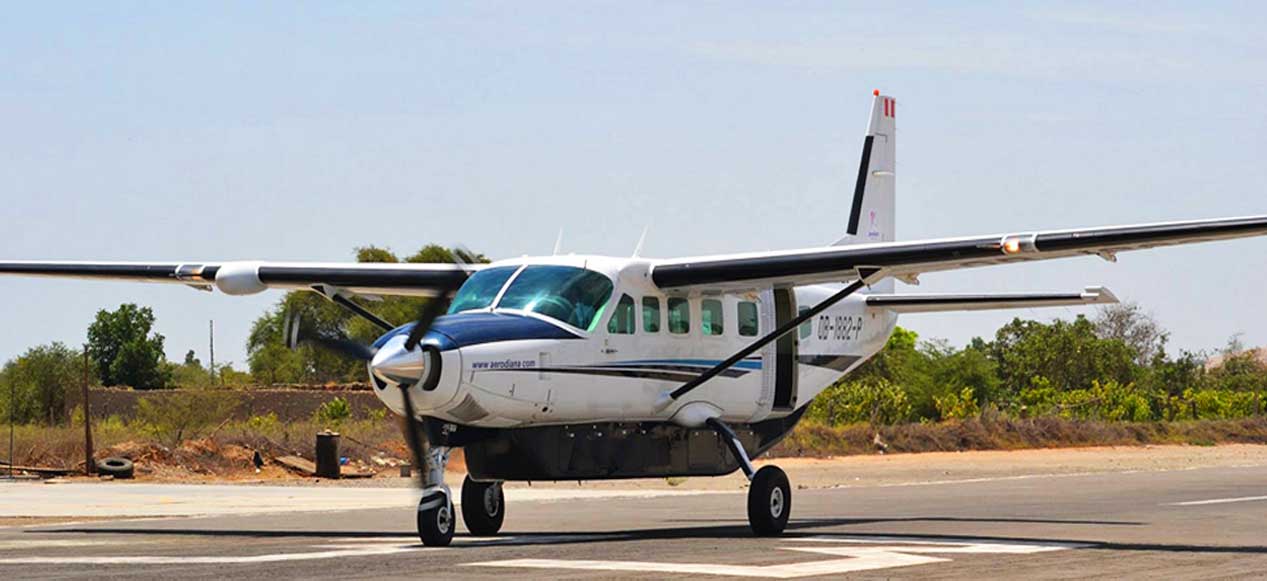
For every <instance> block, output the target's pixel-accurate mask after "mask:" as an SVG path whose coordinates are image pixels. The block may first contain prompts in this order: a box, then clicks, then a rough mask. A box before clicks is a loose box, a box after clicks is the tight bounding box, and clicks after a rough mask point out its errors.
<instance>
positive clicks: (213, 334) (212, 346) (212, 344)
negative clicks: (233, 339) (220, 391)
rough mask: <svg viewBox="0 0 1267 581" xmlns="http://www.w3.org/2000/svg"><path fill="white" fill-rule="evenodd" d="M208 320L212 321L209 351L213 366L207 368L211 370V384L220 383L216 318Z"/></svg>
mask: <svg viewBox="0 0 1267 581" xmlns="http://www.w3.org/2000/svg"><path fill="white" fill-rule="evenodd" d="M207 322H208V323H210V325H209V327H210V331H209V340H208V341H207V343H208V348H207V351H209V352H210V353H211V366H210V367H208V368H207V369H208V370H209V371H210V372H211V384H212V385H218V384H219V383H220V381H219V377H218V376H217V375H216V321H215V319H212V320H210V321H207Z"/></svg>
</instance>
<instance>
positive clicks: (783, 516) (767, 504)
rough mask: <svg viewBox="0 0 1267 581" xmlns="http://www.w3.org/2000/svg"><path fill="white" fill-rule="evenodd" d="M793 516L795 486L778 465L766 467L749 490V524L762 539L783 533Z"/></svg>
mask: <svg viewBox="0 0 1267 581" xmlns="http://www.w3.org/2000/svg"><path fill="white" fill-rule="evenodd" d="M791 513H792V487H791V486H789V485H788V480H787V474H784V473H783V470H781V469H779V467H778V466H762V467H761V469H760V470H758V471H757V473H756V474H755V475H753V477H752V485H751V487H749V488H748V525H749V526H751V527H752V532H753V533H754V534H756V535H757V536H759V537H771V536H775V535H779V534H782V533H783V529H784V527H786V526H787V519H788V515H790V514H791Z"/></svg>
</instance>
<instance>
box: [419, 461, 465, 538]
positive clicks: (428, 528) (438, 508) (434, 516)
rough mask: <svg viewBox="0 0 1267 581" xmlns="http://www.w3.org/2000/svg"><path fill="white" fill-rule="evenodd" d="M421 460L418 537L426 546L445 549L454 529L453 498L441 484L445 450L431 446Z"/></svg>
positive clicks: (446, 487) (455, 526)
mask: <svg viewBox="0 0 1267 581" xmlns="http://www.w3.org/2000/svg"><path fill="white" fill-rule="evenodd" d="M425 460H426V466H424V470H425V472H424V473H423V489H422V500H419V501H418V538H420V539H422V544H424V545H426V546H428V547H447V546H448V545H449V543H451V542H453V531H454V529H456V528H457V518H456V516H455V513H454V512H453V495H452V493H450V492H449V486H448V485H446V484H445V483H444V467H445V465H446V464H448V463H449V448H448V447H445V446H432V447H431V448H429V449H428V450H427V455H426V458H425Z"/></svg>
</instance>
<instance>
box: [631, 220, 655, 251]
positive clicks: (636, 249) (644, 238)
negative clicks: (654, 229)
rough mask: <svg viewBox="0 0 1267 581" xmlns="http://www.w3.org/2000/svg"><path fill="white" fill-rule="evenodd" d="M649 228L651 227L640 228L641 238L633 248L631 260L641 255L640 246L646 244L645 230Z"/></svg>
mask: <svg viewBox="0 0 1267 581" xmlns="http://www.w3.org/2000/svg"><path fill="white" fill-rule="evenodd" d="M650 228H651V226H643V227H642V236H639V237H638V244H637V245H636V246H634V252H633V258H638V257H639V256H641V255H642V245H643V244H645V243H646V242H647V230H648V229H650Z"/></svg>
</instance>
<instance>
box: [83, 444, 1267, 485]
mask: <svg viewBox="0 0 1267 581" xmlns="http://www.w3.org/2000/svg"><path fill="white" fill-rule="evenodd" d="M457 460H458V461H456V462H451V464H450V471H449V474H448V477H447V480H448V481H449V482H450V484H451V485H452V486H457V485H459V484H461V482H462V478H463V476H464V475H465V473H464V470H463V465H462V463H461V461H460V458H458V459H457ZM757 464H758V465H764V464H776V465H778V466H779V467H781V468H783V469H784V470H785V471H787V473H788V477H789V479H790V480H791V481H792V484H793V486H796V487H797V488H800V489H816V488H836V487H850V486H876V485H884V486H892V485H905V484H911V485H913V484H921V483H929V482H944V481H957V480H976V479H999V478H1031V477H1039V476H1045V475H1067V474H1087V473H1097V472H1132V471H1138V472H1152V471H1167V470H1185V469H1192V468H1203V467H1231V466H1267V445H1254V444H1226V445H1219V446H1138V447H1133V446H1132V447H1096V448H1058V449H1042V450H1015V451H970V452H928V453H922V454H892V455H881V454H876V455H866V456H845V457H836V458H824V459H811V458H777V459H773V460H759V461H758V462H757ZM138 479H139V480H141V481H145V482H169V483H199V484H209V483H229V484H243V485H251V484H267V485H273V486H276V485H291V486H352V487H355V486H368V487H385V486H413V485H415V481H414V480H412V479H408V478H401V477H399V470H398V469H395V468H392V469H385V470H383V471H381V472H380V473H379V474H378V476H376V477H374V478H367V479H355V480H325V479H319V478H312V477H303V476H299V475H296V474H294V473H292V472H290V471H288V470H286V469H284V468H282V467H280V466H276V465H268V466H265V467H264V469H263V470H262V471H261V472H260V473H258V474H257V473H255V471H254V469H253V468H250V467H248V466H244V467H243V469H242V470H240V471H236V472H233V473H232V474H230V475H225V476H207V475H190V474H188V473H181V472H175V471H173V472H166V471H156V472H153V473H151V474H147V475H144V476H139V478H138ZM59 480H69V481H85V480H87V479H86V478H85V477H71V478H66V479H59ZM507 486H509V487H515V488H518V487H524V488H526V487H530V486H531V487H545V488H565V487H578V486H580V487H584V488H610V489H625V490H630V489H634V490H637V489H676V490H736V489H741V488H744V487H746V486H747V481H746V480H745V479H744V478H743V476H742V474H740V473H737V472H736V473H734V474H731V475H729V476H724V477H719V478H685V479H665V478H656V479H641V480H613V481H585V482H583V483H580V484H578V483H576V482H570V481H569V482H533V483H531V484H528V483H521V482H515V483H508V484H507Z"/></svg>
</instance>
